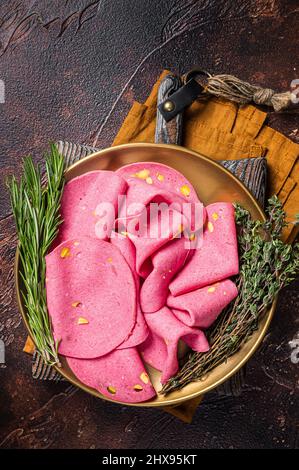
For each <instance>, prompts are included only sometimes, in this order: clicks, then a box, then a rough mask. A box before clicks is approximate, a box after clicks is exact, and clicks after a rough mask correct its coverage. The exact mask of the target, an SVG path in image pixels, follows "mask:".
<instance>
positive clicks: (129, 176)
mask: <svg viewBox="0 0 299 470" xmlns="http://www.w3.org/2000/svg"><path fill="white" fill-rule="evenodd" d="M117 173H118V174H119V175H120V176H121V177H122V178H124V179H126V180H127V181H128V182H129V183H130V182H131V181H134V180H136V179H137V180H142V181H145V182H146V183H147V184H148V185H154V186H157V188H159V189H161V190H166V191H171V192H172V193H174V194H177V195H178V196H180V197H183V198H184V199H186V200H188V201H193V202H197V201H198V197H197V194H196V191H195V189H194V188H193V186H192V184H191V183H190V181H188V180H187V179H186V178H185V176H184V175H183V174H182V173H180V172H179V171H177V170H175V169H174V168H171V167H169V166H167V165H164V164H162V163H155V162H141V163H132V164H130V165H126V166H123V167H121V168H119V169H118V170H117Z"/></svg>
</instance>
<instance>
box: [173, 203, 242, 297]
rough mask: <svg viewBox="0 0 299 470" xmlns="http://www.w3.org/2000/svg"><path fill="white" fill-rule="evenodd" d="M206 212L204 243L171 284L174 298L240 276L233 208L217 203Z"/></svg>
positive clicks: (226, 204)
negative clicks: (238, 274)
mask: <svg viewBox="0 0 299 470" xmlns="http://www.w3.org/2000/svg"><path fill="white" fill-rule="evenodd" d="M206 209H207V215H208V219H207V223H206V225H205V228H204V233H203V242H202V244H201V246H200V247H199V248H198V249H197V250H195V252H194V254H193V256H192V258H191V259H190V261H189V262H188V264H187V265H186V266H185V267H184V268H183V269H182V270H181V271H180V272H179V274H178V275H177V276H176V278H175V279H174V280H173V281H172V282H171V284H170V286H169V289H170V291H171V293H172V295H174V296H177V295H180V294H184V293H186V292H190V291H192V290H195V289H198V288H200V287H204V286H207V285H210V284H213V283H215V282H217V281H220V280H222V279H225V278H228V277H230V276H233V275H235V274H237V273H238V272H239V261H238V245H237V236H236V226H235V217H234V207H233V205H232V204H230V203H225V202H219V203H215V204H211V205H209V206H207V208H206Z"/></svg>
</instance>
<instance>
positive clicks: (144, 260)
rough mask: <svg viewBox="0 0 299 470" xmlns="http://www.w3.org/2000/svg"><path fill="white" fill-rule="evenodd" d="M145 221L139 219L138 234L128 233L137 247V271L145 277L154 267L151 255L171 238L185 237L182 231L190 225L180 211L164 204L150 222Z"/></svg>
mask: <svg viewBox="0 0 299 470" xmlns="http://www.w3.org/2000/svg"><path fill="white" fill-rule="evenodd" d="M143 222H144V223H141V221H139V228H138V233H137V234H136V233H135V234H133V233H132V232H130V231H129V232H126V235H127V236H128V237H129V238H130V240H131V241H132V243H133V244H134V246H135V248H136V271H137V273H138V275H140V276H141V277H143V278H145V277H147V276H148V275H149V273H150V272H151V270H152V268H153V265H152V259H151V256H152V255H153V254H154V253H156V252H158V250H160V249H161V247H163V246H164V245H166V244H167V243H168V242H169V241H170V240H172V239H174V238H176V237H183V238H185V236H184V234H182V231H183V230H184V228H185V227H186V226H188V221H187V220H186V218H185V217H184V216H183V214H181V213H180V212H178V211H176V210H172V209H170V208H168V207H167V206H163V208H162V209H161V211H159V212H158V213H156V214H154V215H152V216H151V218H150V223H147V221H145V220H144V221H143ZM187 242H188V239H187Z"/></svg>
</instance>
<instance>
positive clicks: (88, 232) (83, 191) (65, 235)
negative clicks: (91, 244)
mask: <svg viewBox="0 0 299 470" xmlns="http://www.w3.org/2000/svg"><path fill="white" fill-rule="evenodd" d="M126 190H127V183H126V181H125V180H124V179H123V178H121V177H120V176H119V175H117V174H115V173H114V172H113V171H101V170H99V171H91V172H89V173H85V174H83V175H81V176H78V177H77V178H74V179H72V180H70V181H69V182H68V183H67V184H66V185H65V188H64V191H63V196H62V200H61V216H62V219H63V223H62V224H61V226H60V229H59V233H58V236H57V238H56V240H55V242H54V246H57V245H59V244H60V243H61V242H63V241H64V240H67V239H70V238H74V237H77V236H78V235H80V236H82V237H84V236H88V237H92V238H100V239H107V238H108V237H109V236H110V232H111V230H112V228H113V225H114V221H115V217H116V214H117V208H118V197H119V196H121V195H123V194H125V192H126Z"/></svg>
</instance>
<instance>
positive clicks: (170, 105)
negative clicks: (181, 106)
mask: <svg viewBox="0 0 299 470" xmlns="http://www.w3.org/2000/svg"><path fill="white" fill-rule="evenodd" d="M174 108H175V104H174V102H173V101H171V100H167V101H165V103H164V104H163V109H164V110H165V111H168V112H169V113H170V112H171V111H173V110H174Z"/></svg>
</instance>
